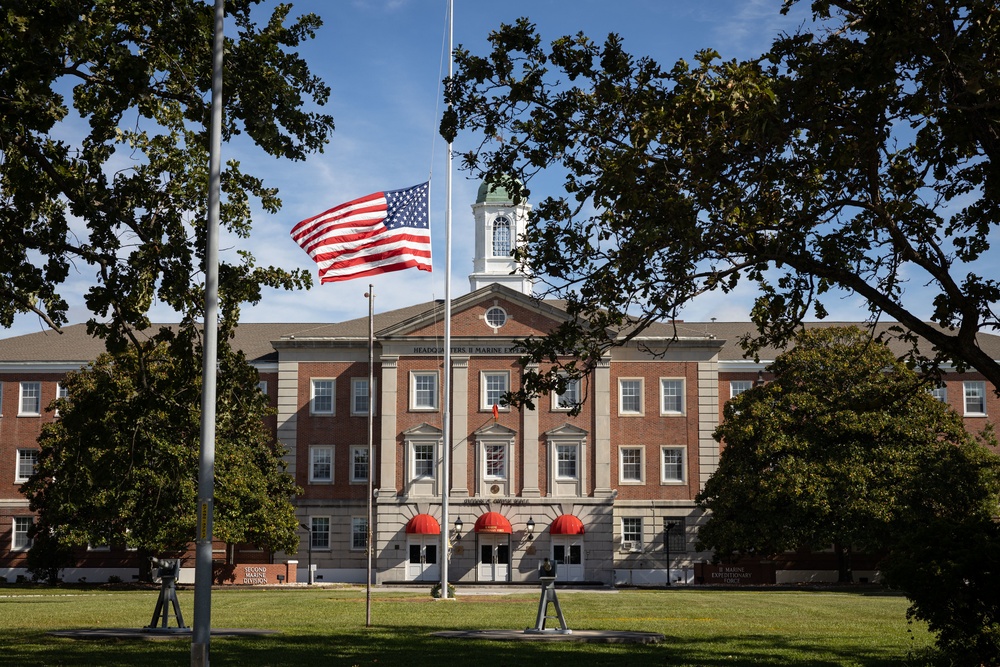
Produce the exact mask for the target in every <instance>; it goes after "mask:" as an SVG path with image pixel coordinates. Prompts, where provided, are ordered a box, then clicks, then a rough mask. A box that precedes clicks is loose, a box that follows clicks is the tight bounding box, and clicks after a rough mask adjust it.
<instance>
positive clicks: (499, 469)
mask: <svg viewBox="0 0 1000 667" xmlns="http://www.w3.org/2000/svg"><path fill="white" fill-rule="evenodd" d="M483 459H484V464H485V468H484V470H483V476H484V478H485V479H488V480H491V481H496V480H503V479H507V445H504V444H497V443H487V444H485V445H483Z"/></svg>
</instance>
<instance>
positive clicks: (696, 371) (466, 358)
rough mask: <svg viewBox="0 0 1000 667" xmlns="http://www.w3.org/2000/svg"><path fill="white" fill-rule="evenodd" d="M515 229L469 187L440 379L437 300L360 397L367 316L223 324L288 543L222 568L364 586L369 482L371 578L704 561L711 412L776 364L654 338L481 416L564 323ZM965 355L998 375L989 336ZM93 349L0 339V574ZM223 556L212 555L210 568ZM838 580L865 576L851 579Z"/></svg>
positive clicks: (970, 399)
mask: <svg viewBox="0 0 1000 667" xmlns="http://www.w3.org/2000/svg"><path fill="white" fill-rule="evenodd" d="M527 211H528V206H527V205H526V204H521V205H519V206H514V205H512V204H511V203H510V201H509V199H508V198H507V196H506V193H503V192H502V191H501V192H499V193H498V192H488V191H487V190H486V189H485V188H482V189H481V190H480V193H479V197H478V201H477V202H476V204H475V205H474V206H473V215H474V218H475V222H476V259H475V263H474V272H473V274H472V275H471V276H470V287H471V290H472V291H470V292H469V293H468V294H465V295H464V296H461V297H458V298H456V299H454V300H453V303H452V305H451V312H452V318H451V319H452V322H451V335H452V350H451V362H452V364H451V369H449V370H447V371H446V369H445V368H444V362H443V351H444V342H443V337H444V326H443V316H444V305H443V304H442V303H441V302H440V301H430V302H426V303H419V304H415V305H413V306H409V307H406V308H402V309H399V310H394V311H390V312H385V313H379V314H376V315H375V319H374V330H375V362H374V378H375V382H374V386H373V387H369V386H368V384H369V383H368V327H369V323H368V320H367V318H360V319H356V320H350V321H346V322H339V323H330V324H317V323H281V324H243V325H241V326H240V327H239V330H238V332H237V336H236V339H235V341H234V344H235V345H237V346H239V347H240V348H241V349H243V350H244V351H245V352H246V354H247V357H248V358H249V359H250V360H251V361H252V362H253V363H254V364H255V366H256V367H257V369H258V370H259V372H260V380H261V385H260V388H261V390H262V391H264V392H266V393H267V394H268V396H269V397H270V399H271V401H272V404H273V405H274V406H275V407H276V408H277V411H278V414H277V418H276V420H274V427H275V429H276V433H277V437H278V439H279V440H280V441H281V442H282V443H283V444H284V445H285V446H286V447H288V450H289V454H288V464H289V471H290V472H291V473H292V474H293V475H294V476H295V479H296V482H297V483H298V485H299V486H301V487H302V488H303V490H304V492H303V493H302V495H300V496H298V497H296V498H295V500H294V502H295V505H296V507H297V510H298V515H299V519H300V523H301V524H302V525H303V526H304V528H303V530H302V535H301V536H302V546H301V547H300V549H299V552H298V553H297V554H284V553H273V554H269V553H263V552H259V551H253V550H250V549H239V550H238V551H237V552H236V554H235V560H236V561H237V562H242V563H261V562H274V563H284V562H286V561H289V560H293V561H298V563H299V567H298V570H299V575H298V578H299V580H300V581H304V580H305V579H306V577H307V576H308V572H307V568H306V567H305V563H306V561H307V559H308V561H309V563H311V564H312V565H313V566H314V567H315V576H316V578H317V579H318V580H322V581H353V582H363V581H364V578H365V573H366V551H365V541H366V535H367V491H368V475H369V474H371V475H373V480H372V482H373V486H374V487H375V489H376V493H375V500H374V525H373V536H374V543H375V559H374V571H375V579H376V581H377V582H397V581H428V582H430V581H436V580H438V579H439V578H440V569H439V568H440V563H441V559H442V557H443V554H442V539H441V533H442V531H446V532H447V533H448V536H449V540H450V545H451V549H450V556H449V557H450V560H449V561H448V562H449V565H448V569H449V578H450V580H452V581H455V582H459V583H471V582H519V581H527V580H533V575H534V572H535V570H536V569H537V565H538V562H539V560H540V559H541V558H543V557H551V558H555V559H556V560H557V561H559V562H560V563H561V566H560V570H559V576H560V578H561V579H565V580H573V581H588V582H601V583H605V584H635V585H643V584H648V585H657V584H664V583H666V581H667V578H668V576H669V577H670V579H671V580H673V581H684V582H692V581H694V580H695V566H696V565H697V564H699V563H702V562H705V561H707V560H710V558H711V554H709V553H699V552H696V551H695V546H694V545H695V543H696V541H697V531H698V527H699V525H700V524H701V523H702V522H703V521H704V516H703V514H702V513H701V511H700V510H699V509H698V508H697V507H696V506H695V503H694V497H695V495H696V494H697V493H698V491H699V490H700V489H701V488H702V485H703V484H704V482H705V480H706V479H707V478H708V477H709V476H710V475H711V474H712V473H713V471H714V470H715V468H716V465H717V462H718V456H719V446H718V443H716V442H715V440H714V439H713V438H712V433H713V431H714V430H715V428H716V426H717V425H718V423H719V420H720V419H721V416H722V408H723V406H724V404H725V402H726V401H727V400H729V398H731V397H732V396H734V395H736V394H738V393H739V392H741V391H744V390H746V389H748V388H749V387H750V386H752V383H753V382H754V381H756V380H757V378H758V374H759V373H760V372H761V371H763V369H764V368H765V367H766V366H767V364H768V363H769V361H770V359H771V358H773V355H774V354H777V351H771V352H772V354H771V356H770V358H768V359H764V358H762V360H761V361H760V363H755V362H752V361H748V360H745V359H743V357H742V354H741V350H740V348H739V346H738V344H737V341H738V340H739V337H740V335H741V334H743V333H744V332H745V331H746V330H747V329H748V327H749V326H750V325H749V324H748V323H745V322H743V323H721V322H706V323H694V322H676V323H663V324H659V325H656V326H654V327H651V328H650V329H649V330H647V331H646V332H644V334H643V335H642V337H641V338H639V339H636V340H634V341H632V342H631V343H630V344H628V345H625V346H623V347H621V348H617V349H615V350H613V351H612V352H610V353H609V354H608V356H607V357H606V358H605V359H604V360H603V361H602V362H601V364H599V366H598V367H597V369H596V370H595V371H594V372H593V374H592V375H591V376H589V377H587V378H586V379H585V380H583V381H581V382H580V383H578V384H573V385H570V386H569V387H568V389H567V391H566V392H565V393H564V394H563V395H561V396H553V397H543V398H542V399H541V400H539V401H538V402H537V404H536V406H535V409H534V410H527V409H525V410H520V411H519V410H513V409H506V408H503V407H501V408H499V410H498V412H497V415H496V417H494V412H493V406H494V405H495V404H497V403H498V397H499V396H500V395H501V394H502V393H503V392H505V391H506V390H507V389H508V388H510V387H517V386H518V385H519V383H520V382H521V374H522V370H521V367H520V366H519V365H518V363H517V354H516V352H515V351H514V349H513V341H514V340H515V339H517V338H523V337H525V336H528V335H535V334H543V333H545V332H546V331H548V330H550V329H551V328H552V327H554V326H556V325H558V324H559V323H560V322H562V321H564V320H565V318H566V317H567V314H566V313H565V311H563V310H562V309H561V307H560V306H561V304H560V303H559V302H549V301H538V300H536V299H535V298H533V297H532V296H531V295H530V293H531V283H530V281H528V280H527V279H526V278H525V277H524V276H520V275H518V274H516V273H514V265H513V260H512V258H511V257H510V255H511V241H512V239H516V238H518V235H519V234H520V232H521V231H522V230H523V225H524V223H525V220H526V215H527ZM823 326H830V325H828V324H824V325H823ZM983 341H984V346H985V349H986V350H987V351H988V353H989V354H991V356H993V358H1000V337H997V336H983ZM102 350H103V346H102V344H101V342H99V341H94V340H91V339H89V338H88V337H87V336H86V330H85V326H83V325H76V326H71V327H68V328H67V329H66V330H65V333H64V334H62V335H59V334H55V333H46V332H43V333H36V334H30V335H26V336H19V337H15V338H9V339H6V340H0V392H2V394H0V528H2V531H3V532H0V576H7V577H8V579H13V577H16V576H17V575H23V574H24V573H25V571H24V554H25V551H26V546H27V539H26V531H27V528H28V527H29V526H30V523H31V521H32V517H31V513H30V512H29V511H28V509H27V502H26V500H25V499H24V498H23V497H22V496H21V495H20V493H19V486H20V482H21V481H22V480H23V479H24V478H25V477H26V475H28V474H30V471H31V469H32V465H33V463H34V456H35V452H36V451H37V443H36V442H35V440H36V438H37V436H38V433H39V429H40V426H41V424H42V423H44V422H45V421H46V420H50V419H52V418H53V416H52V414H51V413H50V412H46V410H45V407H46V406H47V405H48V404H49V403H50V402H51V401H52V400H53V399H54V398H55V397H56V396H57V394H58V392H59V381H60V378H61V377H62V376H63V374H65V373H66V372H67V371H70V370H74V369H77V368H79V367H80V366H82V365H85V364H87V363H88V362H89V361H90V360H91V359H94V358H95V357H96V356H97V355H98V354H99V353H100V352H101V351H102ZM762 356H767V355H766V354H765V355H762ZM445 372H449V373H450V376H449V382H450V386H451V399H452V403H451V418H452V419H451V421H452V437H451V438H450V442H451V448H452V449H451V454H450V462H451V466H450V468H451V469H450V471H449V474H448V475H446V474H445V472H446V471H444V470H443V469H442V460H443V456H442V445H443V440H444V438H443V431H442V429H443V410H442V402H443V400H444V397H443V396H442V387H443V385H444V374H445ZM946 379H947V385H946V387H945V388H944V389H943V390H942V391H941V392H940V394H939V395H940V398H941V399H942V400H945V401H947V402H948V403H949V404H951V405H952V406H953V407H954V408H955V409H956V410H958V411H959V413H960V414H964V415H965V417H966V422H967V424H968V426H969V428H970V430H979V429H981V428H982V427H983V426H984V425H985V424H986V422H987V421H988V420H994V421H995V420H996V416H997V415H1000V404H998V403H997V397H996V395H995V392H994V391H993V387H992V386H991V385H988V383H986V382H985V381H984V380H983V379H982V378H981V377H980V376H978V375H976V374H972V373H967V374H955V373H950V374H948V375H947V376H946ZM568 402H581V403H582V410H581V412H580V414H578V415H575V416H571V415H570V414H569V409H568V407H567V403H568ZM369 410H372V411H373V416H374V437H373V451H374V460H373V461H369V457H368V411H369ZM446 478H447V479H449V480H450V486H449V490H448V493H449V514H450V522H449V523H450V525H447V526H445V525H441V517H442V506H441V497H442V484H444V483H445V479H446ZM223 549H224V545H218V550H219V552H220V553H219V559H220V560H221V559H222V557H223V555H224V554H223V553H222V550H223ZM80 555H81V567H80V568H78V569H76V570H73V571H67V572H66V573H65V578H66V579H67V580H74V579H78V578H79V577H87V579H88V580H89V581H101V580H106V579H107V577H108V576H110V575H112V574H114V575H117V576H121V577H122V578H123V579H124V578H128V577H131V576H132V574H134V573H135V571H136V564H135V563H134V558H133V556H134V554H131V553H129V552H127V551H124V550H122V549H118V548H116V547H114V546H112V547H111V548H106V549H105V550H88V551H87V552H86V553H81V554H80ZM185 566H186V572H187V575H186V576H185V577H184V579H182V580H185V579H187V580H191V578H192V577H193V575H192V574H191V573H192V572H193V559H189V560H188V561H187V562H185ZM777 567H778V572H777V576H776V579H777V581H779V582H782V581H803V580H835V578H836V566H835V564H834V562H833V559H832V556H831V557H826V556H824V555H823V554H809V555H796V554H789V555H788V556H787V557H786V558H783V559H779V560H778V561H777ZM855 574H856V575H857V576H859V577H874V576H876V573H875V572H871V571H865V569H864V566H861V567H856V568H855Z"/></svg>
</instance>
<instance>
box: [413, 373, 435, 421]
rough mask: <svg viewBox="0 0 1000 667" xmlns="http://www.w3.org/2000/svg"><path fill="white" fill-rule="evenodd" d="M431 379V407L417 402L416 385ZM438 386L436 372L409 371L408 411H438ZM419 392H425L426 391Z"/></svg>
mask: <svg viewBox="0 0 1000 667" xmlns="http://www.w3.org/2000/svg"><path fill="white" fill-rule="evenodd" d="M427 378H432V379H433V381H434V388H433V405H426V404H424V403H422V402H420V401H418V400H417V397H418V387H417V383H418V382H419V381H420V380H421V379H424V380H426V379H427ZM439 386H440V384H439V383H438V372H437V371H410V410H412V411H414V412H436V411H437V409H438V404H439V402H440V397H439V394H440V390H439ZM421 391H424V392H426V391H427V390H426V389H423V390H421Z"/></svg>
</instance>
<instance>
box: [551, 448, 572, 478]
mask: <svg viewBox="0 0 1000 667" xmlns="http://www.w3.org/2000/svg"><path fill="white" fill-rule="evenodd" d="M576 464H577V446H576V445H556V477H557V478H559V479H576V477H577V465H576Z"/></svg>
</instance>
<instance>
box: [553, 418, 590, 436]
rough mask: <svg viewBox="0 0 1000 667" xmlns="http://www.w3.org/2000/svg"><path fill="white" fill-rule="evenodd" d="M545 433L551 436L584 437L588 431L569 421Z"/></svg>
mask: <svg viewBox="0 0 1000 667" xmlns="http://www.w3.org/2000/svg"><path fill="white" fill-rule="evenodd" d="M545 435H546V436H547V437H549V438H583V437H586V435H587V431H585V430H583V429H582V428H580V427H579V426H574V425H573V424H570V423H569V422H567V423H565V424H563V425H562V426H557V427H555V428H554V429H551V430H548V431H546V432H545Z"/></svg>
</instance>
